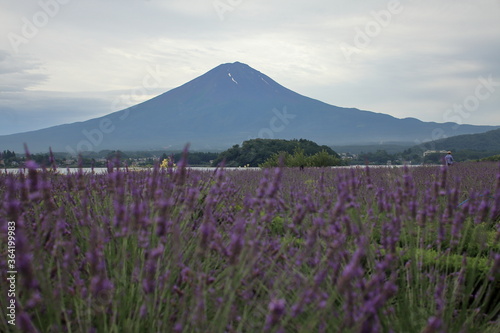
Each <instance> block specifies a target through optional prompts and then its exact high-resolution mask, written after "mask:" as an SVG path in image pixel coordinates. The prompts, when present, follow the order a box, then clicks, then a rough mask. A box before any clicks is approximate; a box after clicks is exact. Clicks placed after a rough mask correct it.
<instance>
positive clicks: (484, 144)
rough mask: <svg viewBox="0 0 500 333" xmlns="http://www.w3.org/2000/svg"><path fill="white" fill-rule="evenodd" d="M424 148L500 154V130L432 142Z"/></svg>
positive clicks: (427, 143)
mask: <svg viewBox="0 0 500 333" xmlns="http://www.w3.org/2000/svg"><path fill="white" fill-rule="evenodd" d="M414 148H416V147H414ZM423 148H425V149H429V150H453V151H461V150H475V151H484V152H494V153H498V152H500V129H496V130H491V131H488V132H485V133H479V134H464V135H457V136H454V137H451V138H446V139H440V140H436V141H430V142H426V143H425V144H424V145H423Z"/></svg>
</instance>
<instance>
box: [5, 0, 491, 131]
mask: <svg viewBox="0 0 500 333" xmlns="http://www.w3.org/2000/svg"><path fill="white" fill-rule="evenodd" d="M0 32H1V38H0V135H2V134H11V133H16V132H21V131H27V130H34V129H39V128H44V127H48V126H53V125H58V124H63V123H70V122H75V121H82V120H87V119H90V118H95V117H97V116H101V115H105V114H108V113H111V112H114V111H118V110H121V109H123V108H125V107H128V106H131V105H135V104H137V103H139V102H142V101H144V100H147V99H149V98H152V97H154V96H156V95H159V94H160V93H162V92H165V91H168V90H170V89H172V88H175V87H177V86H179V85H181V84H184V83H186V82H187V81H189V80H192V79H193V78H195V77H197V76H199V75H202V74H204V73H205V72H207V71H208V70H210V69H212V68H213V67H215V66H217V65H219V64H222V63H228V62H235V61H240V62H243V63H246V64H248V65H250V66H251V67H253V68H255V69H257V70H259V71H261V72H263V73H264V74H266V75H268V76H270V77H271V78H273V79H274V80H276V81H277V82H278V83H280V84H282V85H284V86H285V87H287V88H289V89H292V90H294V91H296V92H298V93H300V94H302V95H306V96H309V97H312V98H316V99H319V100H321V101H324V102H327V103H329V104H333V105H337V106H343V107H356V108H359V109H363V110H369V111H375V112H380V113H386V114H390V115H392V116H395V117H398V118H405V117H414V118H418V119H421V120H424V121H435V122H446V121H453V122H458V123H467V124H478V125H500V0H470V1H466V0H437V1H436V0H401V1H397V0H391V1H387V0H382V1H379V0H369V1H363V2H360V1H359V2H358V1H352V0H351V1H348V0H341V1H339V0H308V1H305V0H302V1H299V0H183V1H181V0H168V1H167V0H26V1H24V0H23V1H12V0H0Z"/></svg>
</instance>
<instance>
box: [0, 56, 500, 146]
mask: <svg viewBox="0 0 500 333" xmlns="http://www.w3.org/2000/svg"><path fill="white" fill-rule="evenodd" d="M495 128H497V127H494V126H472V125H457V124H454V123H444V124H438V123H432V122H422V121H420V120H417V119H414V118H406V119H398V118H394V117H392V116H389V115H385V114H381V113H375V112H369V111H361V110H358V109H352V108H350V109H347V108H341V107H337V106H333V105H329V104H326V103H323V102H320V101H318V100H314V99H311V98H308V97H305V96H302V95H300V94H298V93H295V92H293V91H291V90H289V89H287V88H285V87H283V86H282V85H280V84H278V83H277V82H276V81H274V80H273V79H271V78H270V77H268V76H266V75H265V74H263V73H261V72H259V71H257V70H255V69H253V68H251V67H250V66H248V65H246V64H243V63H240V62H235V63H228V64H222V65H219V66H217V67H215V68H213V69H212V70H210V71H208V72H207V73H205V74H203V75H201V76H199V77H197V78H195V79H193V80H191V81H189V82H187V83H186V84H184V85H182V86H180V87H177V88H174V89H172V90H170V91H168V92H166V93H164V94H161V95H159V96H157V97H155V98H153V99H150V100H148V101H145V102H143V103H140V104H138V105H136V106H133V107H131V108H128V109H125V110H122V111H118V112H114V113H111V114H109V115H106V116H104V117H100V118H96V119H91V120H88V121H84V122H78V123H73V124H67V125H60V126H55V127H50V128H46V129H42V130H38V131H32V132H26V133H19V134H12V135H6V136H0V151H2V150H5V149H9V150H15V151H22V150H23V148H22V147H23V143H27V144H28V147H29V149H30V150H31V151H33V152H40V151H41V152H47V151H48V149H49V147H52V150H53V151H65V152H71V153H77V152H79V151H100V150H103V149H120V150H146V149H181V148H182V147H184V146H185V144H186V143H190V144H191V149H193V150H212V151H214V150H218V149H225V148H228V147H230V146H232V145H234V144H239V143H241V142H242V141H244V140H247V139H251V138H257V137H261V138H280V139H294V138H297V139H299V138H304V139H309V140H312V141H315V142H317V143H319V144H326V145H342V144H356V143H359V144H367V143H379V142H381V141H383V142H388V141H391V142H395V141H399V142H403V141H404V142H416V141H417V140H418V141H419V142H421V141H424V140H431V139H433V133H434V132H435V131H436V130H439V131H440V132H441V133H444V134H445V135H446V136H448V137H449V136H454V135H459V134H474V133H482V132H486V131H488V130H492V129H495Z"/></svg>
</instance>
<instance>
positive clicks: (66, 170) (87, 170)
mask: <svg viewBox="0 0 500 333" xmlns="http://www.w3.org/2000/svg"><path fill="white" fill-rule="evenodd" d="M416 166H420V165H408V167H416ZM425 166H428V167H437V166H440V165H425ZM365 167H366V166H364V165H348V166H336V167H330V168H332V169H347V168H363V169H364V168H365ZM401 167H403V165H370V168H401ZM188 169H190V170H200V171H212V172H213V171H215V170H216V169H217V168H214V167H188ZM224 169H225V170H240V171H245V170H260V169H261V168H224ZM78 170H79V169H78V168H58V169H57V171H58V172H59V173H61V174H68V173H77V172H78ZM82 170H83V172H84V173H90V172H92V171H93V172H94V173H96V174H104V173H107V172H108V169H107V168H94V169H91V168H83V169H82ZM121 170H123V171H124V170H125V168H122V169H121ZM143 170H152V169H151V168H150V169H148V168H130V169H129V171H143ZM6 172H7V173H19V172H28V170H27V169H0V173H6Z"/></svg>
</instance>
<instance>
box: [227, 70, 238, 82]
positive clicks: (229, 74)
mask: <svg viewBox="0 0 500 333" xmlns="http://www.w3.org/2000/svg"><path fill="white" fill-rule="evenodd" d="M227 75H228V76H229V77H230V78H231V80H233V82H234V83H236V84H238V81H236V80H235V79H234V78H233V77H232V76H231V73H227Z"/></svg>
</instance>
